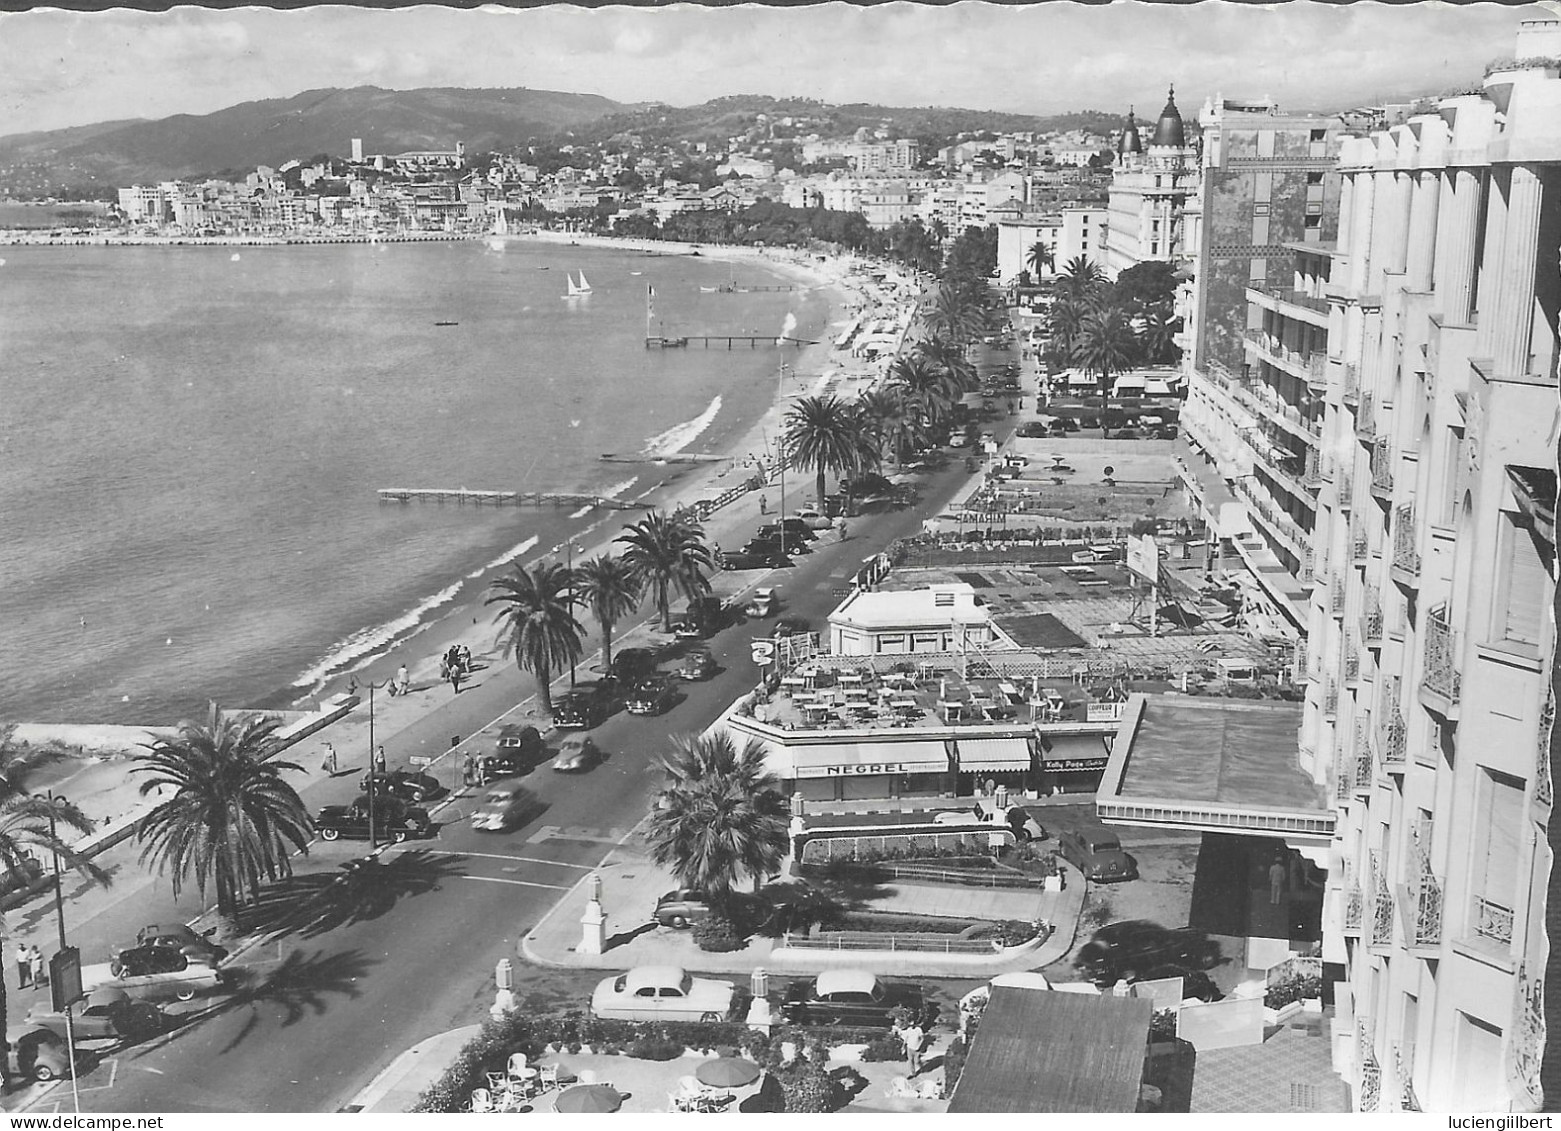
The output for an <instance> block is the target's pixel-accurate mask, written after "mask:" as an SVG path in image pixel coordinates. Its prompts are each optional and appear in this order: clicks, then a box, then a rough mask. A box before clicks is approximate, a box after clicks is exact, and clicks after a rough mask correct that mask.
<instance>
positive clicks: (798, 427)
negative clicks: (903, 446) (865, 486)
mask: <svg viewBox="0 0 1561 1131" xmlns="http://www.w3.org/2000/svg"><path fill="white" fill-rule="evenodd" d="M785 439H786V450H787V451H788V452H789V453H790V456H789V458H790V462H791V464H792V465H794V466H796V467H811V468H812V469H813V472H814V476H815V481H814V485H815V487H816V488H817V490H818V494H817V496H816V498H817V500H818V506H819V507H820V509H822V508H823V506H824V476H825V475H826V473H828V472H834V473H835V474H837V475H842V476H843V475H847V474H849V473H850V472H853V471H856V470H858V469H860V468H861V467H863V466H864V465H865V464H866V463H867V462H869V460H868V450H867V446H866V444H865V443H864V436H863V434H862V425H861V421H860V420H859V419H858V416H857V410H856V406H855V405H853V404H851V403H850V402H848V401H843V400H841V399H840V398H839V397H832V396H831V397H803V398H802V399H801V400H799V401H797V402H796V403H795V404H793V405H792V406H791V409H790V410H789V411H788V412H787V413H786V436H785Z"/></svg>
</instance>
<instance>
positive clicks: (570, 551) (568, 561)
mask: <svg viewBox="0 0 1561 1131" xmlns="http://www.w3.org/2000/svg"><path fill="white" fill-rule="evenodd" d="M579 549H580V547H579V546H576V545H575V544H574V542H573V541H569V542H565V543H564V544H563V545H562V546H554V547H553V553H555V554H556V553H558V551H559V550H563V551H564V570H565V572H567V573H568V574H569V605H570V607H571V608H573V607H574V603H575V551H576V550H579ZM584 552H585V551H583V550H581V553H584ZM574 689H575V662H574V660H573V659H571V660H570V661H569V690H570V691H573V690H574Z"/></svg>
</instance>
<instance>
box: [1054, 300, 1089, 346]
mask: <svg viewBox="0 0 1561 1131" xmlns="http://www.w3.org/2000/svg"><path fill="white" fill-rule="evenodd" d="M1088 312H1089V306H1088V305H1087V304H1086V303H1085V302H1084V300H1082V299H1077V298H1073V297H1071V296H1068V295H1062V296H1060V297H1059V298H1058V299H1057V300H1056V301H1055V302H1053V303H1052V305H1051V310H1050V311H1048V312H1047V315H1046V332H1047V334H1048V336H1049V337H1050V338H1051V344H1052V346H1054V347H1055V348H1056V349H1057V350H1058V351H1059V353H1061V354H1062V355H1063V356H1064V357H1070V358H1071V357H1072V356H1073V351H1074V347H1075V346H1076V345H1077V343H1078V340H1079V329H1080V328H1081V327H1082V326H1083V324H1084V316H1085V315H1086V314H1087V313H1088Z"/></svg>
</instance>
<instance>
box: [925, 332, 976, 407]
mask: <svg viewBox="0 0 1561 1131" xmlns="http://www.w3.org/2000/svg"><path fill="white" fill-rule="evenodd" d="M916 352H917V353H919V354H921V355H922V356H923V357H925V358H927V360H928V361H930V362H932V363H933V364H934V365H937V366H939V367H941V368H942V369H943V370H944V372H946V373H947V374H948V376H949V382H950V387H951V388H952V389H953V391H954V395H955V397H956V398H957V397H958V396H959V394H961V393H968V392H970V391H971V390H972V389H975V388H977V387H978V386H979V385H980V383H981V381H980V377H979V375H978V374H977V373H976V367H975V366H974V365H972V364H971V362H970V359H969V358H968V357H966V356H965V348H964V347H963V346H957V345H955V344H954V343H953V342H948V341H944V340H943V339H942V338H933V339H932V340H931V341H930V342H923V343H921V344H920V345H919V346H917V347H916Z"/></svg>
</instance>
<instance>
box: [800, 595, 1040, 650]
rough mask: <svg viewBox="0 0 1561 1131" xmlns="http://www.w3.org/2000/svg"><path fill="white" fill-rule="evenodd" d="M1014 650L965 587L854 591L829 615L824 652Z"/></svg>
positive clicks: (1012, 644)
mask: <svg viewBox="0 0 1561 1131" xmlns="http://www.w3.org/2000/svg"><path fill="white" fill-rule="evenodd" d="M1014 647H1015V644H1014V643H1013V641H1011V640H1009V639H1008V637H1007V636H1006V635H1004V633H1003V631H1002V630H1001V629H999V628H998V627H997V625H996V624H995V623H994V622H993V620H992V612H991V610H990V609H988V608H987V607H986V606H985V605H983V604H982V603H981V602H980V601H979V600H978V599H977V598H976V590H975V587H974V586H972V585H970V584H969V583H968V582H945V583H942V584H938V585H929V586H927V587H926V588H924V589H888V590H881V591H869V590H865V589H858V590H856V591H855V592H853V593H852V594H851V595H850V596H849V597H847V598H846V599H845V600H844V601H842V602H841V603H840V605H839V606H838V607H837V608H836V609H835V611H834V612H832V613H830V614H829V649H830V651H831V652H834V653H836V654H837V655H842V656H896V655H908V654H913V653H921V652H962V651H965V650H966V649H967V648H980V649H987V648H1005V649H1006V648H1014Z"/></svg>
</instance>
